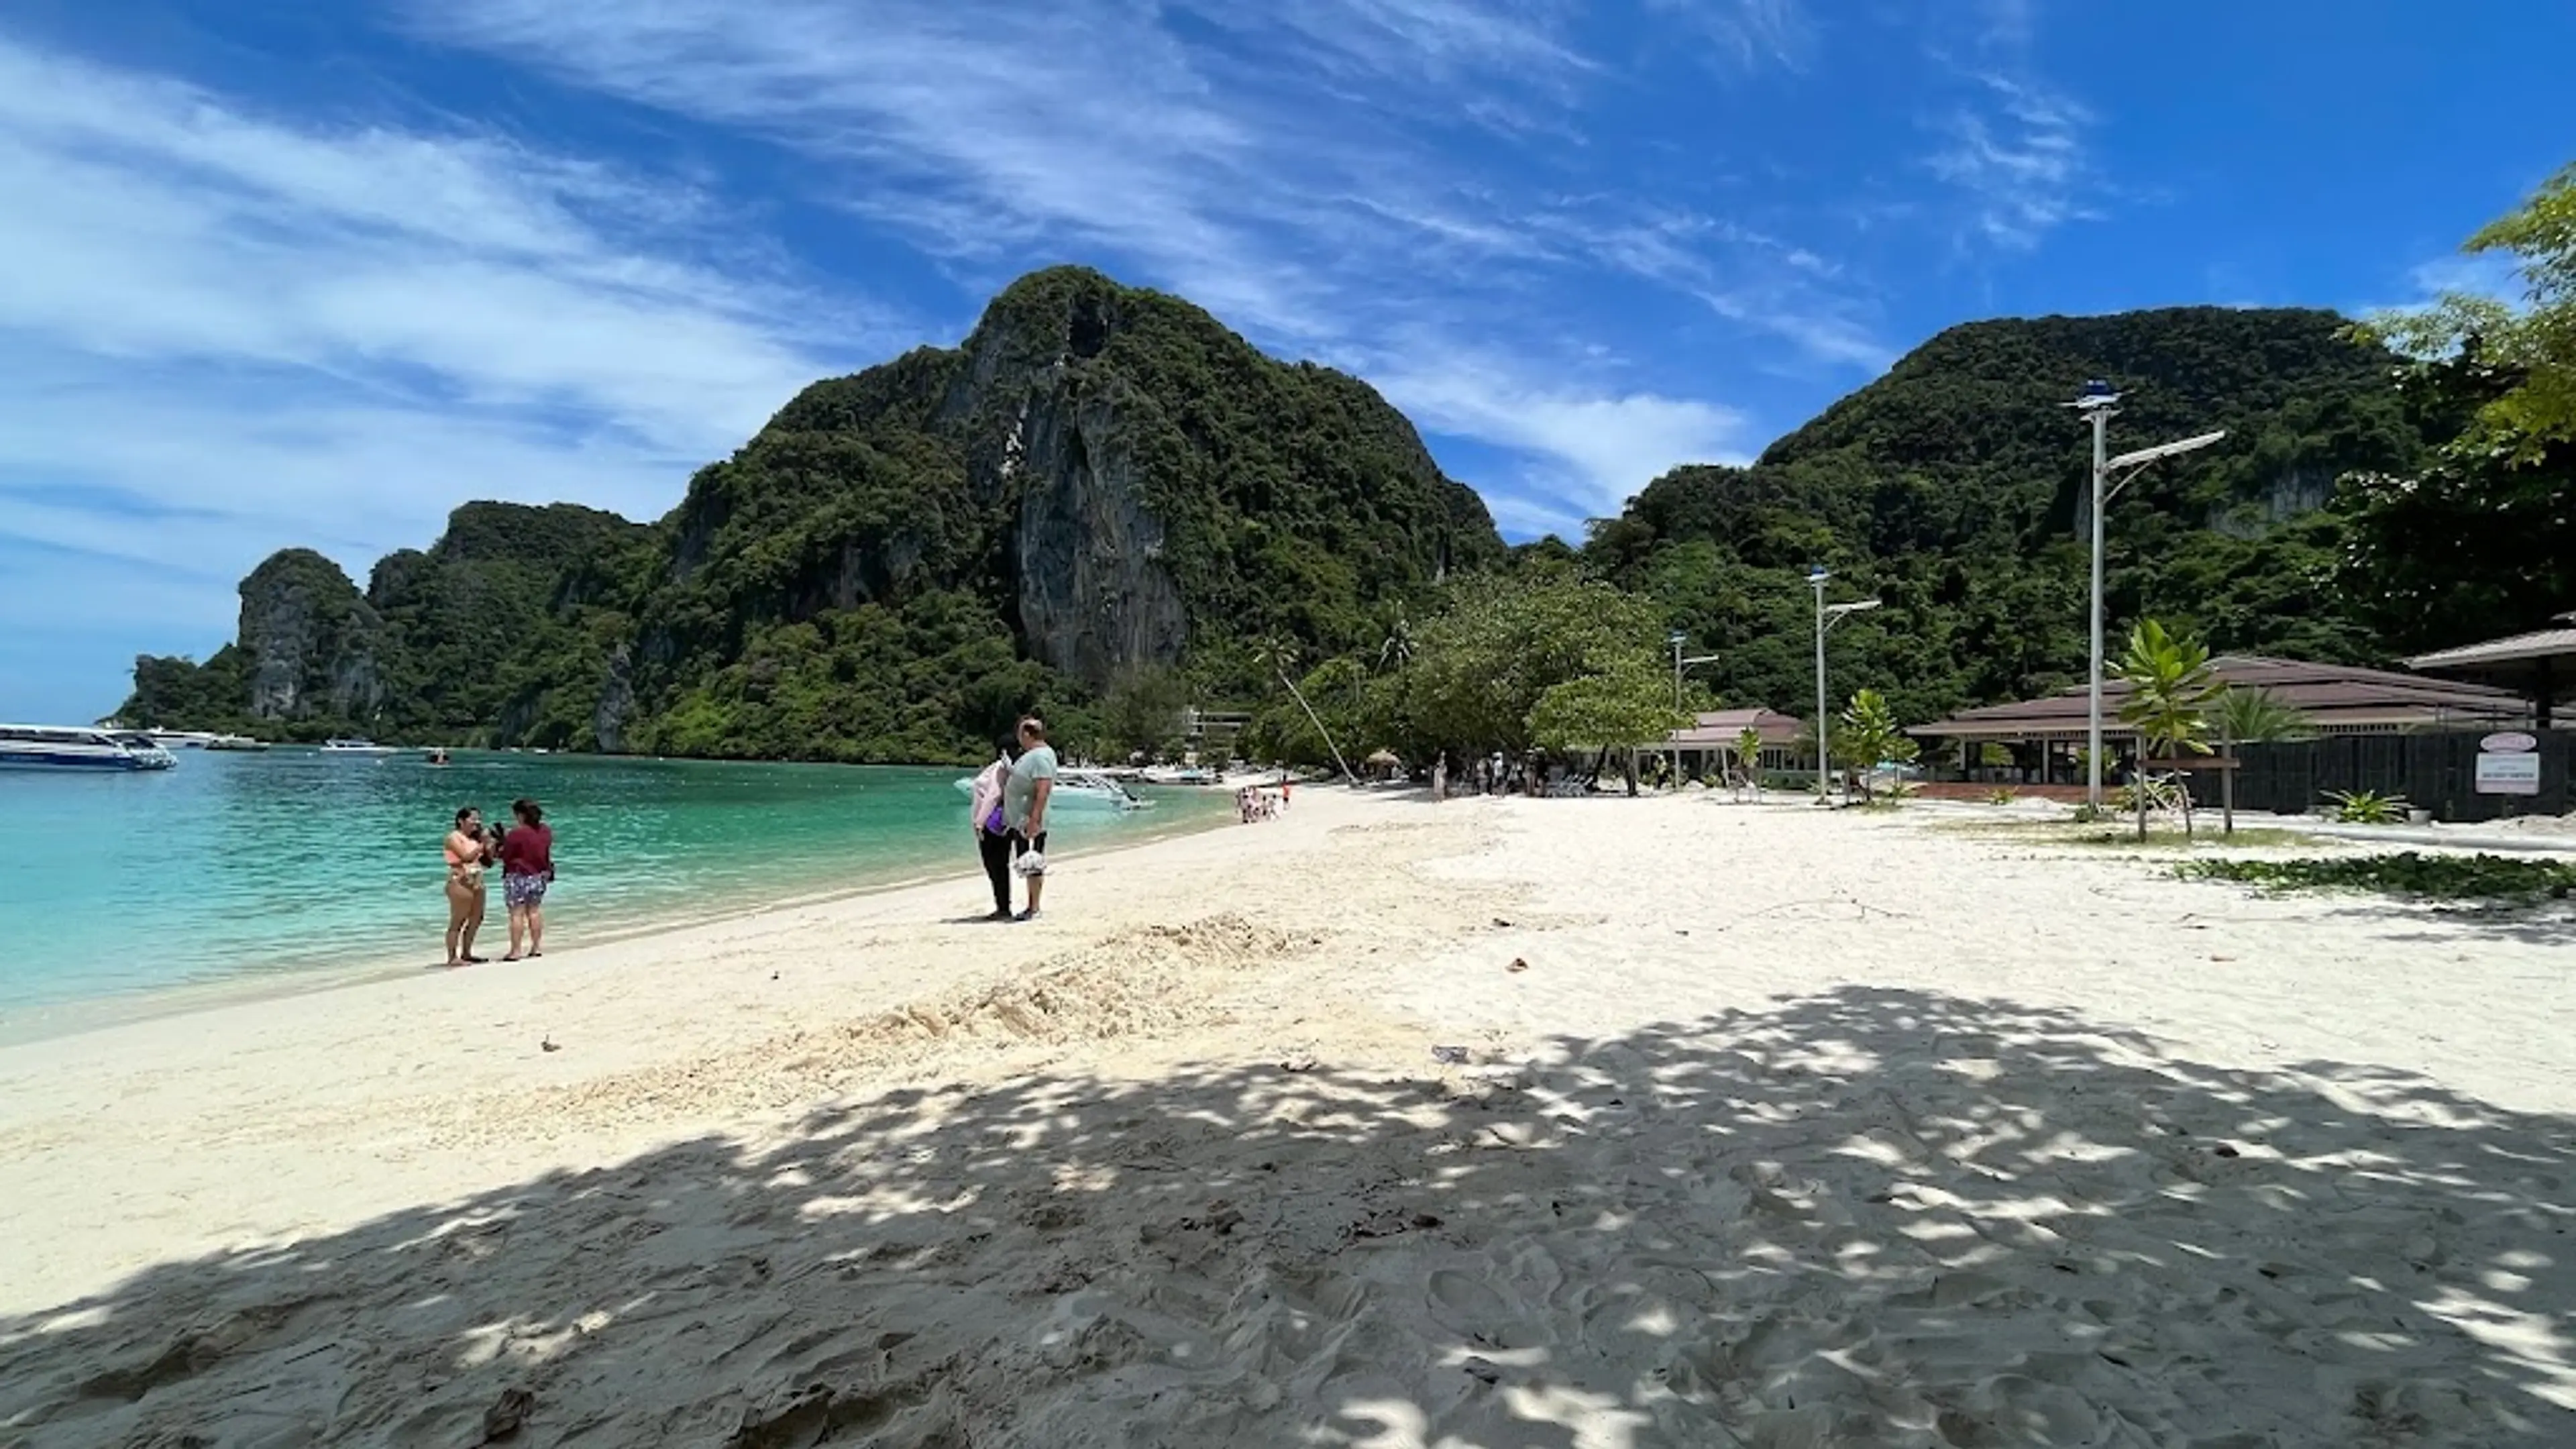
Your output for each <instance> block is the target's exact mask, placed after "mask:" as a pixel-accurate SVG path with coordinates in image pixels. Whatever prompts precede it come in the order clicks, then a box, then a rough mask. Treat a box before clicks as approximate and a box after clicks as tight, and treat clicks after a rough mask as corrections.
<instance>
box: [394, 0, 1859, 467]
mask: <svg viewBox="0 0 2576 1449" xmlns="http://www.w3.org/2000/svg"><path fill="white" fill-rule="evenodd" d="M1176 8H1177V9H1179V10H1182V11H1185V12H1186V13H1187V14H1188V15H1189V16H1190V17H1191V19H1192V20H1193V22H1194V23H1195V24H1196V25H1197V26H1199V27H1202V29H1203V30H1204V32H1205V35H1206V36H1207V37H1212V38H1207V39H1205V40H1204V43H1201V41H1199V40H1193V39H1189V38H1185V36H1184V33H1183V31H1184V29H1185V28H1176V27H1175V26H1174V25H1173V24H1171V23H1170V21H1169V17H1168V16H1167V15H1164V14H1161V13H1158V12H1157V11H1156V10H1154V9H1152V8H1150V7H1135V6H1130V5H1126V4H1122V3H1115V0H1066V3H1063V4H1059V5H1055V6H1051V7H1048V8H1046V9H1044V10H1041V11H1034V12H1024V11H1017V10H1014V11H1007V12H1005V11H998V10H995V11H984V10H979V11H977V12H976V13H975V14H974V15H973V16H971V17H968V16H965V15H962V14H960V13H959V12H958V10H957V8H956V7H954V6H953V5H948V4H943V3H931V0H916V3H889V4H878V5H872V6H869V7H867V9H866V13H865V14H864V15H860V14H858V13H856V12H854V11H852V10H851V9H850V8H849V7H846V6H840V5H832V4H823V3H814V0H778V3H773V4H770V5H767V6H763V7H760V8H759V9H758V10H756V11H750V12H744V11H741V10H740V9H739V8H738V7H734V6H731V5H728V4H724V3H722V0H661V3H658V4H655V5H653V6H650V7H615V8H602V7H589V8H585V7H566V6H561V5H555V4H551V3H547V0H460V3H452V4H440V5H438V6H435V7H429V6H424V7H423V8H421V9H420V10H419V11H418V12H417V14H418V19H419V24H420V25H421V26H422V27H423V29H424V31H425V33H427V34H429V35H431V36H433V37H437V38H440V39H443V40H445V41H448V42H451V43H458V44H464V45H469V46H472V47H476V48H479V49H482V50H485V51H489V52H492V53H496V54H501V55H504V56H507V57H509V58H511V59H513V60H514V61H517V62H520V63H525V64H531V65H536V66H539V67H542V68H545V69H547V70H549V71H552V72H553V73H555V74H557V75H560V76H563V77H565V78H567V79H569V80H571V81H574V82H575V83H578V84H581V85H584V86H589V87H593V88H596V89H599V90H603V91H606V92H608V93H610V94H613V95H617V96H619V97H622V98H624V99H627V100H631V101H636V102H640V103H643V104H647V105H651V106H655V107H659V108H663V109H666V110H670V111H673V112H676V113H679V114H683V115H686V116H689V117H692V118H695V119H698V120H701V121H706V122H712V123H715V124H719V125H724V126H728V127H733V128H737V129H741V130H746V131H749V132H752V133H754V134H758V135H762V136H765V137H767V138H769V139H771V140H773V141H775V142H777V143H779V144H781V145H784V146H786V147H789V148H792V149H793V150H795V151H797V152H799V153H801V154H803V155H806V156H808V157H812V158H815V159H816V160H818V161H821V162H824V163H826V164H827V166H828V167H829V168H830V170H829V171H828V172H827V173H826V174H827V176H828V178H829V180H828V181H827V182H826V184H827V185H837V186H839V187H841V189H842V191H843V193H844V194H843V195H842V197H841V200H842V203H843V204H845V205H847V206H849V207H851V208H853V209H855V210H857V211H859V212H860V213H861V214H863V215H865V216H867V217H869V218H870V219H872V220H875V221H879V222H882V223H885V224H887V225H889V226H892V227H893V228H895V229H896V230H898V231H899V232H900V233H902V234H904V235H906V236H908V237H909V238H911V239H912V240H913V241H914V242H915V243H916V244H919V245H922V246H924V247H926V248H929V249H930V250H932V251H934V252H937V253H939V254H942V255H946V256H949V257H952V258H958V259H964V260H968V261H973V262H982V263H986V264H989V265H990V266H991V267H992V268H994V269H995V270H997V271H998V270H1000V269H1003V268H1006V267H1009V266H1016V265H1018V264H1020V263H1021V262H1023V261H1025V260H1027V259H1028V258H1030V257H1031V255H1032V254H1033V253H1036V254H1044V253H1045V252H1047V251H1052V252H1053V253H1054V254H1056V255H1074V256H1083V257H1099V258H1101V259H1103V260H1104V261H1106V262H1107V263H1108V264H1110V265H1111V266H1113V267H1114V268H1118V269H1121V270H1129V271H1131V278H1132V279H1136V280H1145V281H1150V282H1152V283H1154V284H1155V285H1159V286H1164V287H1168V288H1170V289H1172V290H1175V291H1177V292H1179V293H1181V294H1182V295H1185V296H1187V297H1189V298H1191V299H1192V300H1194V301H1197V302H1200V303H1202V304H1204V305H1206V306H1208V307H1210V308H1211V309H1212V310H1214V311H1215V312H1216V313H1217V314H1218V315H1220V316H1222V317H1224V318H1225V319H1226V320H1228V321H1229V322H1233V323H1236V324H1237V325H1240V326H1243V327H1244V328H1246V330H1247V331H1250V332H1251V333H1252V334H1253V335H1254V336H1255V337H1256V338H1258V339H1262V340H1265V341H1269V342H1272V343H1274V344H1276V345H1280V346H1282V347H1283V348H1284V349H1286V350H1292V351H1300V352H1309V353H1313V352H1321V353H1325V354H1328V355H1335V356H1343V357H1349V356H1353V355H1357V356H1359V357H1362V358H1365V359H1366V361H1364V362H1362V363H1361V365H1360V368H1359V370H1361V371H1362V372H1363V373H1364V374H1365V375H1367V376H1368V377H1370V378H1371V380H1372V381H1375V382H1377V383H1378V384H1379V385H1380V386H1381V387H1383V388H1384V389H1385V390H1386V391H1387V392H1388V393H1389V394H1390V396H1392V397H1393V398H1394V399H1395V400H1396V401H1397V402H1398V404H1399V405H1401V406H1404V407H1406V408H1407V409H1408V410H1417V416H1418V417H1420V418H1421V419H1422V420H1423V421H1424V422H1425V423H1426V424H1428V425H1429V426H1431V427H1433V428H1435V429H1438V430H1440V431H1444V432H1450V433H1454V434H1457V435H1460V436H1464V437H1468V438H1471V439H1474V440H1476V441H1479V442H1483V443H1487V444H1491V445H1493V446H1497V447H1501V448H1505V449H1510V450H1514V451H1517V452H1519V453H1521V454H1523V455H1525V456H1527V457H1528V458H1529V459H1530V460H1531V461H1532V465H1533V469H1534V474H1533V476H1536V477H1543V478H1547V479H1552V480H1554V481H1555V482H1556V483H1557V484H1559V485H1560V486H1562V487H1563V488H1564V489H1565V490H1566V493H1565V496H1564V498H1563V499H1562V500H1561V504H1562V507H1560V508H1559V509H1558V515H1559V517H1561V518H1562V517H1579V516H1580V515H1581V513H1582V512H1583V511H1584V510H1587V509H1599V508H1602V507H1605V506H1606V507H1615V506H1616V505H1617V502H1618V501H1619V495H1613V494H1608V493H1605V492H1604V489H1605V488H1606V487H1608V486H1610V485H1609V484H1608V483H1607V482H1605V480H1612V479H1616V480H1621V484H1620V486H1624V487H1626V488H1631V489H1633V488H1634V487H1635V486H1637V485H1638V484H1640V483H1642V482H1644V481H1645V480H1646V479H1647V478H1649V477H1651V476H1652V475H1653V473H1654V472H1655V471H1660V469H1661V468H1662V467H1663V466H1668V465H1669V464H1670V463H1672V462H1676V461H1681V460H1683V459H1684V458H1687V457H1688V456H1690V455H1691V450H1692V449H1702V450H1705V449H1708V448H1712V447H1716V446H1719V445H1720V444H1721V443H1722V442H1723V440H1724V439H1725V438H1726V437H1727V436H1728V434H1729V431H1730V430H1731V429H1732V427H1733V426H1734V425H1735V419H1734V417H1733V414H1732V413H1731V412H1730V411H1729V410H1727V409H1725V408H1723V407H1721V406H1719V405H1716V404H1713V403H1708V402H1698V401H1688V400H1680V399H1666V398H1658V397H1652V396H1646V395H1641V394H1638V393H1636V392H1634V391H1633V390H1632V389H1630V388H1628V387H1626V386H1623V385H1622V384H1621V382H1620V381H1619V380H1618V379H1616V378H1614V377H1610V376H1606V375H1603V374H1601V373H1600V372H1599V370H1597V369H1595V368H1594V367H1592V366H1591V364H1590V362H1589V359H1588V357H1587V355H1586V353H1585V350H1584V347H1583V344H1582V343H1581V342H1579V341H1577V342H1574V343H1573V344H1571V345H1569V344H1568V343H1567V341H1566V340H1565V339H1564V338H1563V337H1562V336H1559V337H1557V338H1553V339H1550V340H1549V341H1547V342H1546V343H1544V344H1541V345H1542V346H1543V347H1544V348H1545V356H1546V357H1547V359H1548V360H1549V361H1550V362H1552V363H1555V364H1557V365H1558V371H1557V374H1556V379H1555V380H1554V381H1553V382H1552V383H1551V384H1550V385H1549V386H1548V387H1547V388H1545V389H1540V390H1535V391H1534V390H1532V389H1530V388H1528V387H1527V386H1525V385H1522V384H1520V383H1518V382H1516V381H1515V380H1514V379H1513V378H1511V377H1508V376H1505V375H1503V374H1501V373H1498V372H1496V371H1494V370H1492V369H1487V368H1471V367H1459V366H1455V365H1453V364H1452V363H1451V361H1450V358H1451V355H1452V345H1453V343H1454V342H1455V341H1456V340H1457V339H1459V338H1462V337H1463V338H1469V339H1474V340H1475V341H1477V342H1480V343H1481V344H1483V345H1485V346H1487V347H1489V348H1490V347H1492V346H1494V345H1495V344H1498V343H1500V342H1502V341H1503V340H1504V339H1505V335H1506V334H1507V333H1509V332H1512V331H1515V330H1520V331H1537V332H1540V333H1542V334H1543V333H1544V332H1545V331H1547V330H1549V329H1548V328H1547V327H1546V324H1545V321H1544V320H1542V319H1534V318H1527V317H1525V315H1524V314H1525V312H1526V308H1527V298H1529V297H1530V296H1532V295H1542V294H1544V292H1545V290H1546V288H1547V285H1548V279H1549V278H1555V277H1562V276H1565V275H1567V274H1569V273H1573V274H1582V273H1592V274H1598V272H1599V271H1600V269H1601V267H1602V266H1603V261H1602V258H1601V257H1600V256H1599V255H1598V254H1597V251H1596V249H1595V248H1594V246H1593V243H1594V241H1595V240H1596V238H1595V237H1594V236H1593V235H1591V234H1589V233H1588V230H1587V228H1585V227H1581V226H1574V225H1569V224H1567V223H1566V222H1565V221H1564V219H1563V218H1562V217H1560V216H1557V215H1554V214H1552V213H1555V212H1557V211H1560V210H1562V208H1560V207H1559V206H1557V204H1556V203H1555V202H1554V201H1553V200H1552V199H1551V198H1549V197H1546V196H1544V195H1540V194H1536V193H1535V192H1532V191H1530V190H1528V189H1526V188H1524V189H1522V190H1519V191H1515V190H1513V189H1512V187H1511V186H1510V185H1508V184H1501V183H1498V182H1497V181H1496V179H1495V178H1494V176H1492V175H1491V174H1490V173H1488V174H1482V175H1474V176H1470V175H1464V174H1461V173H1460V172H1458V171H1457V170H1456V169H1454V168H1453V167H1451V166H1449V165H1447V164H1445V162H1444V158H1443V156H1442V154H1441V151H1440V148H1439V146H1438V144H1437V138H1438V137H1439V136H1441V135H1443V134H1446V133H1447V132H1449V131H1454V130H1456V129H1458V128H1460V127H1465V128H1469V129H1480V128H1489V127H1492V126H1495V125H1499V126H1500V128H1501V129H1504V130H1506V131H1511V130H1516V129H1521V128H1524V127H1526V126H1528V125H1530V124H1532V122H1531V121H1530V115H1531V112H1532V109H1533V108H1537V109H1539V110H1542V111H1544V110H1547V109H1549V108H1558V107H1561V106H1562V105H1563V103H1564V102H1565V100H1566V99H1567V98H1568V97H1570V96H1571V95H1573V94H1574V93H1575V92H1576V91H1577V90H1578V89H1579V88H1580V87H1581V86H1583V85H1585V84H1587V83H1590V82H1591V81H1593V80H1594V79H1595V78H1596V77H1597V76H1598V75H1599V73H1600V70H1601V63H1600V62H1599V61H1598V60H1596V59H1595V58H1593V57H1591V56H1588V55H1585V54H1584V53H1582V52H1581V51H1580V50H1579V49H1578V48H1577V47H1576V46H1575V45H1574V44H1573V43H1572V42H1571V41H1570V40H1569V39H1568V38H1567V33H1566V29H1565V25H1566V22H1567V20H1568V18H1569V17H1571V16H1574V15H1576V14H1578V13H1579V12H1578V11H1576V10H1574V9H1573V8H1572V7H1567V6H1564V5H1561V4H1554V3H1512V0H1503V3H1493V0H1483V3H1469V0H1324V3H1318V4H1313V5H1306V6H1290V7H1244V6H1235V5H1228V4H1218V3H1214V0H1189V3H1185V4H1182V5H1180V6H1178V7H1176ZM1729 13H1731V14H1733V15H1735V16H1737V17H1738V18H1739V19H1740V21H1741V23H1742V24H1744V25H1746V26H1748V27H1751V28H1750V29H1748V30H1746V32H1745V33H1746V34H1748V35H1755V36H1758V37H1760V43H1761V44H1763V45H1765V46H1769V45H1773V44H1775V43H1780V41H1781V37H1782V36H1784V35H1785V34H1786V33H1787V26H1788V20H1787V16H1788V11H1787V10H1786V7H1785V6H1782V5H1776V4H1769V3H1748V4H1743V5H1740V6H1733V7H1729ZM1688 18H1689V19H1690V21H1691V23H1692V25H1694V26H1703V25H1704V24H1705V23H1706V21H1707V19H1708V15H1707V13H1706V7H1703V8H1700V9H1695V10H1694V13H1693V14H1692V15H1691V16H1690V17H1688ZM1496 117H1504V118H1507V119H1505V120H1503V121H1500V122H1497V121H1496V120H1495V119H1494V118H1496ZM1704 240H1706V241H1707V242H1708V244H1709V245H1710V246H1711V247H1712V248H1722V247H1726V246H1731V245H1739V244H1740V245H1742V246H1743V247H1745V248H1746V249H1747V250H1748V251H1749V252H1753V253H1759V254H1761V256H1762V262H1761V266H1760V269H1759V271H1760V275H1759V276H1756V275H1754V272H1753V269H1750V268H1739V269H1733V270H1730V269H1728V268H1725V267H1720V266H1715V265H1712V264H1711V263H1709V261H1708V260H1707V259H1706V258H1705V257H1703V258H1699V259H1697V261H1696V263H1695V266H1696V270H1695V271H1693V272H1691V273H1689V274H1688V275H1687V276H1686V275H1684V274H1683V273H1682V272H1681V271H1680V270H1678V269H1675V270H1668V271H1666V272H1664V273H1663V274H1661V275H1660V276H1659V277H1658V280H1662V281H1664V282H1666V283H1667V284H1670V285H1683V286H1687V287H1690V288H1693V289H1694V292H1693V294H1694V295H1697V296H1699V297H1700V299H1701V300H1702V301H1703V302H1705V303H1706V304H1707V305H1708V306H1709V307H1710V308H1711V309H1712V310H1713V311H1715V312H1717V313H1718V314H1719V315H1721V316H1723V317H1726V318H1728V319H1730V320H1731V321H1733V322H1736V323H1739V324H1742V325H1745V326H1747V327H1751V328H1754V329H1758V330H1763V331H1768V332H1771V333H1773V334H1774V335H1777V336H1782V337H1786V338H1788V339H1790V340H1791V341H1792V342H1793V343H1795V344H1796V345H1797V346H1798V347H1799V348H1801V349H1803V350H1806V351H1809V352H1814V353H1820V354H1821V355H1824V356H1826V357H1829V358H1832V359H1835V360H1837V361H1842V362H1859V363H1862V364H1863V365H1869V366H1875V365H1878V364H1879V363H1881V362H1883V361H1884V359H1885V351H1884V349H1883V348H1880V347H1879V346H1878V345H1877V344H1876V343H1875V342H1874V341H1872V340H1871V339H1869V338H1868V337H1867V335H1866V330H1865V329H1864V328H1862V327H1860V326H1859V325H1858V324H1857V322H1855V321H1853V320H1852V319H1851V318H1850V317H1849V316H1848V315H1847V314H1846V313H1844V312H1842V311H1841V310H1839V309H1836V308H1833V307H1828V306H1822V305H1812V306H1811V305H1809V304H1812V303H1814V302H1815V300H1816V299H1815V298H1814V296H1813V295H1812V294H1811V293H1809V292H1806V291H1800V290H1794V289H1790V288H1787V287H1775V286H1773V285H1772V284H1771V282H1770V280H1769V279H1770V278H1771V277H1772V276H1774V275H1779V276H1790V275H1796V274H1799V269H1800V267H1802V266H1804V267H1807V268H1812V269H1817V270H1822V271H1829V270H1830V264H1829V263H1826V262H1824V261H1823V260H1822V259H1821V258H1819V257H1817V256H1815V254H1813V253H1812V252H1806V251H1800V250H1797V249H1794V248H1785V247H1770V248H1766V246H1765V245H1762V244H1757V243H1755V242H1751V241H1745V240H1743V239H1741V238H1730V237H1725V236H1711V237H1709V238H1705V239H1704ZM1806 275H1810V276H1812V275H1813V272H1810V273H1807V274H1806ZM997 279H998V278H997V277H995V278H987V279H986V280H997ZM1533 322H1535V323H1538V324H1539V325H1538V326H1537V327H1535V328H1533V327H1531V326H1530V325H1529V324H1531V323H1533ZM1578 330H1579V324H1578ZM1408 338H1411V339H1424V340H1423V341H1421V343H1420V346H1421V347H1422V349H1423V350H1421V351H1418V352H1416V351H1410V350H1408V348H1407V345H1406V342H1405V339H1408ZM1533 418H1542V419H1547V420H1549V421H1548V422H1547V423H1546V424H1545V425H1542V424H1540V423H1537V422H1534V421H1533ZM1595 434H1600V435H1603V436H1597V437H1596V436H1594V435H1595ZM1645 457H1651V458H1652V459H1653V466H1652V467H1646V466H1644V465H1642V464H1640V463H1638V462H1637V461H1636V460H1637V459H1638V458H1645ZM1479 481H1480V482H1482V481H1484V480H1479Z"/></svg>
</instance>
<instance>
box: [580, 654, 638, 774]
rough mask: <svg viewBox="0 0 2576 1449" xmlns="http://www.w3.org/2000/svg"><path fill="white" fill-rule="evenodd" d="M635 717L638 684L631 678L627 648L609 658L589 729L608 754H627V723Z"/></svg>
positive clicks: (600, 746)
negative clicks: (606, 674) (636, 686)
mask: <svg viewBox="0 0 2576 1449" xmlns="http://www.w3.org/2000/svg"><path fill="white" fill-rule="evenodd" d="M634 714H635V685H634V682H633V680H632V679H631V678H629V669H628V655H627V652H626V649H625V647H624V646H622V645H621V646H619V648H618V650H617V652H616V653H615V654H612V655H610V656H609V660H608V677H607V678H606V679H603V680H601V681H600V685H599V703H598V705H597V706H595V707H594V708H593V709H592V710H591V715H590V730H591V734H592V735H594V736H595V737H597V739H598V741H599V748H600V749H601V750H603V751H605V752H606V753H608V754H612V755H616V754H623V753H625V751H626V721H627V720H629V719H631V718H633V717H634Z"/></svg>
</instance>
